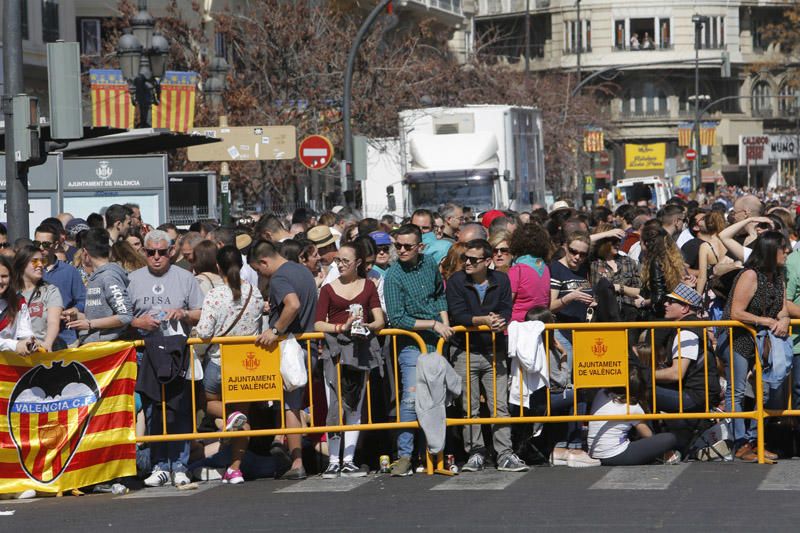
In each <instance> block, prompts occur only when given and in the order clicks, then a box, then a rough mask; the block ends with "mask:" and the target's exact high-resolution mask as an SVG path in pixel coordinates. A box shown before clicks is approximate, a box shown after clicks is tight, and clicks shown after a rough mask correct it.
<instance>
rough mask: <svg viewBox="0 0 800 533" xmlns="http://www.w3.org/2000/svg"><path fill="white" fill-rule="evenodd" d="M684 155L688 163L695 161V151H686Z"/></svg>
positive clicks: (690, 149)
mask: <svg viewBox="0 0 800 533" xmlns="http://www.w3.org/2000/svg"><path fill="white" fill-rule="evenodd" d="M684 155H685V156H686V159H688V160H689V161H694V160H695V159H697V150H695V149H693V148H689V149H688V150H686V153H685V154H684Z"/></svg>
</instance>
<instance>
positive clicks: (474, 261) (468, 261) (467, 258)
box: [461, 255, 486, 265]
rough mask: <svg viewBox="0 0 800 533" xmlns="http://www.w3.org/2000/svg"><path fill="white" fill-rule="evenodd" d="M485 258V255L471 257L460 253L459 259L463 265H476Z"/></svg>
mask: <svg viewBox="0 0 800 533" xmlns="http://www.w3.org/2000/svg"><path fill="white" fill-rule="evenodd" d="M484 259H486V258H485V257H473V256H471V255H462V256H461V261H463V262H464V264H465V265H477V264H478V263H480V262H481V261H483V260H484Z"/></svg>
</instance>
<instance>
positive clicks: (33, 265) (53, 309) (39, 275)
mask: <svg viewBox="0 0 800 533" xmlns="http://www.w3.org/2000/svg"><path fill="white" fill-rule="evenodd" d="M44 268H45V261H44V258H43V255H42V252H41V250H39V249H37V248H34V247H33V246H25V247H23V248H21V249H20V250H19V251H18V252H17V255H16V257H15V258H14V272H15V273H16V274H17V276H18V278H17V287H19V288H20V293H21V295H22V297H23V298H25V302H26V303H27V306H28V313H29V315H30V320H31V328H32V331H33V336H34V338H35V339H36V341H37V342H38V343H39V345H40V346H41V347H42V348H44V349H45V350H47V351H48V352H51V351H53V349H55V350H60V349H63V348H66V345H65V344H64V343H63V342H58V333H59V331H60V328H61V312H62V311H63V310H64V303H63V300H62V299H61V293H60V292H59V290H58V287H56V286H55V285H51V284H50V283H47V282H45V281H44V279H43V277H44Z"/></svg>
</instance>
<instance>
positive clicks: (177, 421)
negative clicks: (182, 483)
mask: <svg viewBox="0 0 800 533" xmlns="http://www.w3.org/2000/svg"><path fill="white" fill-rule="evenodd" d="M178 379H182V378H178ZM185 383H186V388H185V390H184V391H183V393H182V394H181V395H180V403H179V405H178V409H177V411H176V412H175V413H172V416H173V419H172V420H171V421H170V419H169V416H170V411H169V409H167V417H168V418H167V433H168V434H175V433H191V432H192V431H193V429H192V391H191V390H190V387H192V386H193V383H192V382H191V381H186V382H185ZM142 400H143V402H144V413H145V423H146V425H147V434H148V435H160V434H162V433H163V432H164V428H163V425H162V421H161V402H153V401H151V400H150V399H149V398H147V397H145V396H143V397H142ZM150 463H151V464H152V465H154V467H155V468H158V469H159V470H161V471H163V472H170V471H171V472H186V470H187V465H188V464H189V441H188V440H179V441H172V442H151V443H150Z"/></svg>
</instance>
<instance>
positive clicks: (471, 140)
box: [362, 105, 545, 217]
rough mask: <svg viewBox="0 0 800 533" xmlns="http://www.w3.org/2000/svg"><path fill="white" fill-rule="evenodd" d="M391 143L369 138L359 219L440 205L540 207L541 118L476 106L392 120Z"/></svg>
mask: <svg viewBox="0 0 800 533" xmlns="http://www.w3.org/2000/svg"><path fill="white" fill-rule="evenodd" d="M399 128H400V136H399V138H396V139H395V138H389V139H372V140H370V141H369V143H368V146H367V179H366V181H365V182H364V183H363V184H362V194H363V198H362V200H363V206H364V211H365V214H366V215H367V216H372V217H379V216H381V215H384V214H387V213H388V214H393V215H395V216H398V217H400V216H404V215H408V214H410V213H411V212H413V211H414V210H415V209H419V208H428V209H434V210H435V209H438V207H439V206H440V205H442V204H445V203H447V202H453V203H456V204H459V205H464V206H469V207H471V208H472V209H473V211H474V212H481V211H486V210H489V209H508V208H511V209H517V210H525V209H528V208H529V207H530V206H531V204H534V203H539V204H544V200H545V172H544V144H543V138H542V137H543V136H542V118H541V113H540V112H539V111H538V110H537V109H534V108H530V107H513V106H506V105H476V106H467V107H459V108H445V107H436V108H427V109H413V110H408V111H402V112H401V113H400V114H399Z"/></svg>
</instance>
